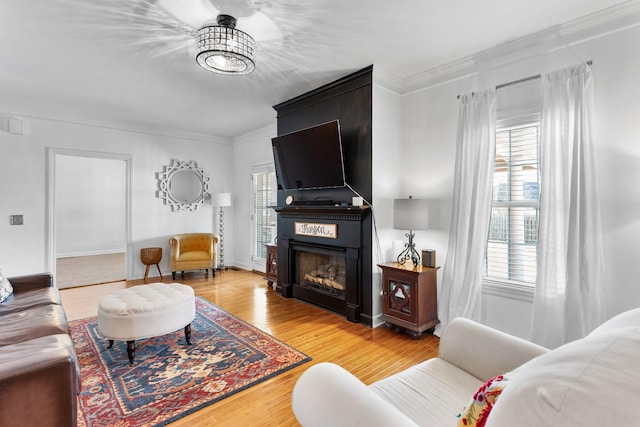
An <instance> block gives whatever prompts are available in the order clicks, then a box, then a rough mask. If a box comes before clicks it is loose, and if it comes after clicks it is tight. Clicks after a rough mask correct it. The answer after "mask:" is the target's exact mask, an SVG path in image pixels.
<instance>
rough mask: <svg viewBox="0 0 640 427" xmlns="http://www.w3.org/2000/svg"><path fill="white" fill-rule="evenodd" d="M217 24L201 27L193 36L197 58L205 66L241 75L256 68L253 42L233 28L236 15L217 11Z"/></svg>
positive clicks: (216, 70) (243, 33)
mask: <svg viewBox="0 0 640 427" xmlns="http://www.w3.org/2000/svg"><path fill="white" fill-rule="evenodd" d="M216 22H217V24H218V25H210V26H205V27H202V28H200V29H199V30H198V34H197V36H196V61H197V62H198V64H200V66H201V67H202V68H204V69H205V70H209V71H213V72H214V73H219V74H233V75H243V74H249V73H251V72H252V71H253V70H254V69H255V68H256V62H255V52H256V42H255V40H253V37H251V36H250V35H249V34H247V33H245V32H244V31H240V30H236V28H235V27H236V18H234V17H233V16H229V15H218V18H217V19H216Z"/></svg>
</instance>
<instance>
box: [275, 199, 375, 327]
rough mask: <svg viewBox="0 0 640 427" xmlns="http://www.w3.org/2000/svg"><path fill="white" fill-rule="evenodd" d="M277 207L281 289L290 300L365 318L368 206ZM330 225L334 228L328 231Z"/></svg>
mask: <svg viewBox="0 0 640 427" xmlns="http://www.w3.org/2000/svg"><path fill="white" fill-rule="evenodd" d="M276 211H277V212H278V217H279V223H278V284H277V290H278V291H279V292H280V293H281V294H282V296H284V297H286V298H292V297H293V298H298V299H300V300H303V301H307V302H310V303H312V304H315V305H317V306H320V307H323V308H326V309H329V310H331V311H334V312H336V313H339V314H342V315H344V316H345V317H346V318H347V320H349V321H351V322H360V321H361V318H360V317H361V307H362V297H363V292H362V265H363V263H362V259H361V258H362V256H363V251H362V222H363V218H364V217H365V216H366V214H367V212H368V209H367V208H366V207H357V206H356V207H353V206H288V207H281V208H276ZM318 229H319V230H318ZM324 229H326V230H329V232H324V233H323V232H322V231H323V230H324Z"/></svg>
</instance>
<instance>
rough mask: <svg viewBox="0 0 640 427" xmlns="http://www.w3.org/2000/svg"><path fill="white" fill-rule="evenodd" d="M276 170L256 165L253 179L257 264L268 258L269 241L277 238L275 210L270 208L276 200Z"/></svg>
mask: <svg viewBox="0 0 640 427" xmlns="http://www.w3.org/2000/svg"><path fill="white" fill-rule="evenodd" d="M275 179H276V178H275V172H274V171H273V167H267V166H263V167H255V168H254V170H253V172H252V176H251V180H252V185H253V225H254V227H253V229H254V233H253V234H254V239H253V241H254V249H253V260H254V262H255V263H256V264H260V263H261V267H262V269H264V262H265V260H266V258H267V249H266V247H265V245H266V244H268V243H273V240H274V238H275V228H276V220H275V212H274V211H273V209H271V208H270V206H272V205H273V204H274V203H273V201H274V200H275V197H274V193H275Z"/></svg>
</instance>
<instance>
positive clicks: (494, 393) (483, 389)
mask: <svg viewBox="0 0 640 427" xmlns="http://www.w3.org/2000/svg"><path fill="white" fill-rule="evenodd" d="M508 380H509V374H505V375H498V376H497V377H493V378H491V379H490V380H489V381H487V382H486V383H484V384H482V385H481V386H480V388H479V389H478V390H477V391H476V392H475V394H474V395H473V397H472V398H471V402H470V403H469V405H467V407H465V408H464V410H463V411H462V413H461V414H458V427H461V426H464V427H467V426H472V427H483V426H484V425H485V424H486V423H487V418H488V417H489V414H490V413H491V409H493V405H495V403H496V401H497V400H498V397H499V396H500V393H502V390H504V388H505V386H506V385H507V381H508Z"/></svg>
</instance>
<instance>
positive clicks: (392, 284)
mask: <svg viewBox="0 0 640 427" xmlns="http://www.w3.org/2000/svg"><path fill="white" fill-rule="evenodd" d="M386 287H387V289H386V290H385V291H386V292H385V304H384V305H385V309H386V310H385V314H386V315H388V316H391V317H395V318H396V319H402V320H406V321H408V322H415V319H416V302H415V289H414V288H415V283H412V282H411V281H409V280H403V279H402V278H398V277H389V278H388V280H387V281H386Z"/></svg>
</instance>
